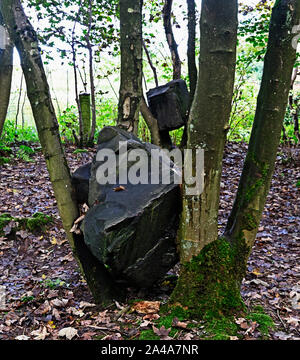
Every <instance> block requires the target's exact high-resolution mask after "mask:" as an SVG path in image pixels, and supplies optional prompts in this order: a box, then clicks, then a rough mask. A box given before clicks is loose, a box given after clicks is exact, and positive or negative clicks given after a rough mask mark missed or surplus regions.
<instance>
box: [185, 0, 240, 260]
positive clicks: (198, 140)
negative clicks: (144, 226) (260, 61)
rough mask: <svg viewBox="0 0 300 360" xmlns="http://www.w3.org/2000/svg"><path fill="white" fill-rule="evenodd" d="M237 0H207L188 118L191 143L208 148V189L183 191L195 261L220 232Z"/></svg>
mask: <svg viewBox="0 0 300 360" xmlns="http://www.w3.org/2000/svg"><path fill="white" fill-rule="evenodd" d="M237 24H238V22H237V0H230V1H226V2H224V1H222V0H203V1H202V14H201V42H200V44H201V48H200V67H199V77H198V83H197V90H196V94H195V99H194V102H193V106H192V109H191V112H190V117H189V121H188V148H189V149H196V148H198V147H200V148H202V149H204V150H205V188H204V191H203V193H202V194H201V195H200V196H199V197H198V196H188V195H187V196H184V201H183V202H184V206H183V209H184V210H183V214H182V221H181V229H180V235H179V238H180V252H181V259H182V261H188V260H190V259H191V258H192V257H193V256H194V255H197V254H198V253H199V252H200V250H201V249H202V248H203V247H204V246H205V245H206V244H208V243H210V242H212V241H215V240H216V239H217V236H218V222H217V217H218V210H219V192H220V178H221V170H222V159H223V152H224V146H225V139H226V129H227V126H228V122H229V118H230V111H231V100H232V95H233V86H234V74H235V61H236V42H237Z"/></svg>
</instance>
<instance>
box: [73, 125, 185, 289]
mask: <svg viewBox="0 0 300 360" xmlns="http://www.w3.org/2000/svg"><path fill="white" fill-rule="evenodd" d="M121 141H122V142H123V144H124V143H126V145H127V149H128V153H130V152H131V151H132V150H134V149H142V150H144V151H145V152H146V154H147V159H148V160H149V161H145V164H144V163H143V166H145V167H146V170H147V176H148V182H149V183H148V184H135V185H134V184H131V183H127V184H121V183H120V182H119V180H120V179H119V175H118V176H117V181H116V183H113V184H105V185H101V184H100V182H101V181H99V173H98V172H97V171H98V169H99V167H100V166H103V164H105V161H106V159H105V160H103V161H97V159H96V156H95V158H94V160H93V162H92V164H91V166H90V165H86V168H84V169H81V170H80V169H79V170H78V171H77V180H78V174H79V175H80V174H82V175H87V174H90V179H89V187H88V204H89V207H90V209H89V211H88V212H87V214H86V216H85V219H84V221H83V224H82V226H81V228H82V231H83V234H84V241H85V243H86V245H87V246H88V247H89V249H90V250H91V252H92V253H93V255H94V256H95V257H96V258H97V259H98V260H99V261H100V262H101V263H103V264H104V265H105V266H106V268H107V269H109V271H110V272H111V274H112V275H113V277H114V278H115V279H117V280H121V281H125V282H126V283H128V284H129V285H135V286H138V287H149V286H151V285H152V284H153V283H154V282H155V281H156V280H157V279H159V278H160V277H162V276H163V275H164V274H165V273H166V272H167V271H168V270H169V269H170V268H171V267H173V266H174V265H175V264H176V263H177V261H178V256H177V251H176V244H175V238H176V232H177V228H178V220H179V214H180V211H181V200H180V188H179V186H178V185H176V184H174V172H173V171H172V172H171V183H170V184H166V185H164V184H162V181H161V179H160V181H159V183H158V184H151V182H150V178H151V166H150V164H151V161H150V155H151V150H152V149H158V148H157V147H156V146H154V145H151V144H147V143H142V142H141V141H140V140H139V139H138V138H136V137H135V136H134V135H132V134H129V133H127V132H126V131H124V130H121V129H119V128H116V127H107V128H104V129H103V130H102V131H101V133H100V135H99V141H98V152H99V151H101V150H103V149H110V150H112V151H113V152H114V153H115V154H116V159H117V162H116V163H117V171H116V172H117V174H119V172H120V166H123V165H124V160H123V161H122V162H121V164H119V156H120V149H119V143H120V142H121ZM164 161H170V160H169V158H166V157H162V158H160V160H159V165H160V171H161V169H162V164H163V162H164ZM122 164H123V165H122ZM134 165H136V161H131V162H130V161H127V166H128V172H129V171H130V169H133V168H132V167H133V166H134ZM172 166H173V167H174V170H175V171H178V169H176V167H175V165H174V164H173V163H172ZM103 176H104V175H103ZM82 178H83V180H82V181H83V182H84V184H83V187H82V188H85V189H86V187H85V186H86V179H85V176H82ZM100 180H101V179H100ZM73 181H74V180H73ZM79 183H80V181H78V182H77V188H80V186H79Z"/></svg>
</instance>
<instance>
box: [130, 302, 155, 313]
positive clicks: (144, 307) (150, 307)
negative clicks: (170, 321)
mask: <svg viewBox="0 0 300 360" xmlns="http://www.w3.org/2000/svg"><path fill="white" fill-rule="evenodd" d="M159 308H160V301H140V302H137V303H135V304H134V305H133V306H132V310H134V311H136V312H138V313H140V314H155V313H158V312H159Z"/></svg>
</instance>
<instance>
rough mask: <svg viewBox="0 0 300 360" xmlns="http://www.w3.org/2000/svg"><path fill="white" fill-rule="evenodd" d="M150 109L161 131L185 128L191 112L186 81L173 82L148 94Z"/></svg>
mask: <svg viewBox="0 0 300 360" xmlns="http://www.w3.org/2000/svg"><path fill="white" fill-rule="evenodd" d="M147 99H148V103H149V108H150V110H151V112H152V114H153V115H154V117H155V118H156V119H157V122H158V127H159V130H160V131H166V130H167V131H171V130H175V129H178V128H180V127H182V126H184V125H185V124H186V122H187V115H188V111H189V103H190V99H189V91H188V88H187V86H186V83H185V81H184V80H181V79H180V80H173V81H171V82H169V83H167V84H166V85H163V86H159V87H156V88H154V89H151V90H149V91H148V92H147Z"/></svg>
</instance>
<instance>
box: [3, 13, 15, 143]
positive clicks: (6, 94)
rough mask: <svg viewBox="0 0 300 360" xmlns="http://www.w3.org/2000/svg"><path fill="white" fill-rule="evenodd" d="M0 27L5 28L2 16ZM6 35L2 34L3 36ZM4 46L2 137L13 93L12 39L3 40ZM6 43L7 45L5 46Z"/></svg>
mask: <svg viewBox="0 0 300 360" xmlns="http://www.w3.org/2000/svg"><path fill="white" fill-rule="evenodd" d="M0 26H3V18H2V15H1V14H0ZM3 35H4V34H2V36H3ZM2 40H3V46H5V48H3V49H1V47H0V137H1V135H2V131H3V126H4V122H5V118H6V115H7V109H8V105H9V98H10V92H11V81H12V73H13V44H12V43H11V41H10V39H9V38H8V34H7V39H2ZM4 42H5V44H4Z"/></svg>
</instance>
